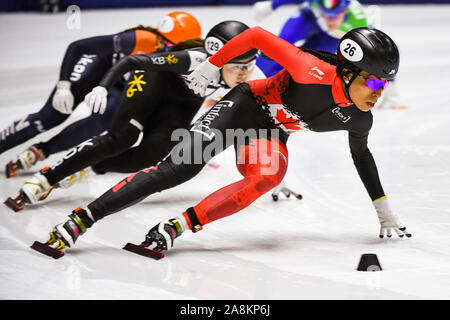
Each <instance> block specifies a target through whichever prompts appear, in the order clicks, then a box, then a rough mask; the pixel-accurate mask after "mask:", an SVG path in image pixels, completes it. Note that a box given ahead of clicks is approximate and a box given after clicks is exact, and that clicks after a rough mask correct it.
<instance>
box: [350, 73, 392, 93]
mask: <svg viewBox="0 0 450 320" xmlns="http://www.w3.org/2000/svg"><path fill="white" fill-rule="evenodd" d="M358 77H361V78H364V79H366V87H367V88H369V89H370V90H372V91H377V90H379V89H380V88H383V90H384V89H386V88H387V87H388V86H389V83H391V82H392V80H380V79H377V78H368V77H365V76H362V75H360V74H358Z"/></svg>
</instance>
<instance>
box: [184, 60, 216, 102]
mask: <svg viewBox="0 0 450 320" xmlns="http://www.w3.org/2000/svg"><path fill="white" fill-rule="evenodd" d="M219 80H220V68H219V67H216V66H215V65H213V64H212V63H210V62H209V59H206V60H205V61H203V62H202V63H200V64H199V65H198V67H197V68H196V69H195V70H194V71H192V73H191V74H190V75H189V76H188V77H187V81H188V82H189V88H190V89H191V90H192V91H194V93H196V94H199V95H200V96H202V97H204V96H205V91H206V88H207V87H208V84H212V85H216V84H218V83H219Z"/></svg>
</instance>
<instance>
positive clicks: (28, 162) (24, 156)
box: [5, 145, 45, 178]
mask: <svg viewBox="0 0 450 320" xmlns="http://www.w3.org/2000/svg"><path fill="white" fill-rule="evenodd" d="M42 160H45V155H44V152H43V151H42V149H39V148H38V147H37V146H35V145H33V146H31V147H29V148H28V149H27V150H25V151H24V152H22V153H21V154H19V156H18V157H17V160H16V161H10V162H9V163H8V164H7V165H6V169H5V173H6V178H12V177H14V176H15V175H16V172H17V171H19V170H28V169H30V168H31V167H32V166H34V165H35V164H36V163H37V162H38V161H42Z"/></svg>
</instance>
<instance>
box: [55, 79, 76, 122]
mask: <svg viewBox="0 0 450 320" xmlns="http://www.w3.org/2000/svg"><path fill="white" fill-rule="evenodd" d="M52 105H53V108H55V110H57V111H59V112H61V113H64V114H71V113H72V108H73V94H72V92H71V91H70V81H64V80H61V81H58V82H57V83H56V91H55V94H54V95H53V100H52Z"/></svg>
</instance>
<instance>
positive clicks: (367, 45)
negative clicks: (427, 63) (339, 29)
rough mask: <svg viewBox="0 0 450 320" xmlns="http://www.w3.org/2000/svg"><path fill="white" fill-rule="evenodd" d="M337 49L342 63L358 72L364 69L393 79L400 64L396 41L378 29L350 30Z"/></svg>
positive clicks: (380, 76)
mask: <svg viewBox="0 0 450 320" xmlns="http://www.w3.org/2000/svg"><path fill="white" fill-rule="evenodd" d="M337 51H338V52H337V54H338V60H339V63H340V64H341V65H345V67H348V68H349V69H351V70H352V71H355V72H357V73H359V72H360V71H361V70H364V71H366V72H368V73H370V74H373V75H374V76H376V77H378V78H386V79H393V78H394V77H395V75H396V74H397V71H398V67H399V64H400V55H399V52H398V48H397V46H396V45H395V42H394V41H393V40H392V39H391V38H390V37H389V36H388V35H387V34H385V33H384V32H382V31H380V30H377V29H370V28H357V29H353V30H350V31H349V32H347V33H346V34H345V35H344V36H343V37H342V38H341V40H340V41H339V44H338V50H337ZM355 67H356V68H355Z"/></svg>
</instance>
